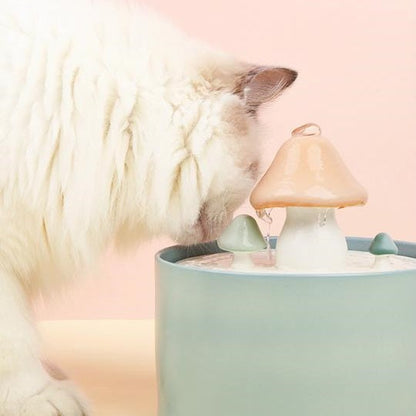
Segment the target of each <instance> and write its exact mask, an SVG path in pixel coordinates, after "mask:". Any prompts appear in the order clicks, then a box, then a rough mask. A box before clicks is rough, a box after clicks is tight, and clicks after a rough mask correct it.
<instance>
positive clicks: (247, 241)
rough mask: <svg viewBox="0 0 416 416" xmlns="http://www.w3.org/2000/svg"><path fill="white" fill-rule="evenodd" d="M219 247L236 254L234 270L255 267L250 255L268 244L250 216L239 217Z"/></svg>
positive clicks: (228, 229)
mask: <svg viewBox="0 0 416 416" xmlns="http://www.w3.org/2000/svg"><path fill="white" fill-rule="evenodd" d="M217 244H218V247H219V248H220V249H222V250H225V251H231V252H232V253H233V254H234V260H233V263H232V266H233V268H235V269H241V268H246V267H247V266H249V267H250V266H253V262H252V261H251V257H250V253H252V252H255V251H259V250H263V249H265V248H266V246H267V244H266V241H265V240H264V237H263V235H262V234H261V231H260V228H259V226H258V225H257V222H256V220H255V219H254V218H253V217H252V216H250V215H245V214H243V215H238V216H237V217H235V218H234V220H233V221H232V222H231V224H230V225H229V226H228V227H227V228H226V229H225V231H224V232H223V233H222V235H221V236H220V237H219V238H218V240H217Z"/></svg>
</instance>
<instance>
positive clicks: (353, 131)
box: [37, 0, 416, 319]
mask: <svg viewBox="0 0 416 416" xmlns="http://www.w3.org/2000/svg"><path fill="white" fill-rule="evenodd" d="M144 3H147V4H149V5H150V6H152V7H154V8H156V9H157V10H159V11H161V12H162V13H163V14H165V15H167V16H169V17H170V18H171V19H172V20H173V21H174V22H176V23H177V24H178V25H179V26H181V27H182V28H184V29H185V30H186V31H187V32H189V33H190V34H192V35H193V36H196V37H199V38H201V39H204V40H206V41H208V42H210V43H211V44H213V45H216V46H218V47H219V48H221V49H224V50H226V51H229V52H230V53H232V54H234V55H236V56H238V57H240V58H241V59H244V60H246V61H250V62H253V63H261V64H276V65H287V66H290V67H293V68H295V69H297V70H298V71H299V78H298V80H297V81H296V84H295V85H294V87H293V88H292V89H291V90H290V92H289V93H287V94H286V95H284V96H283V97H282V98H281V99H280V101H279V102H277V103H275V104H273V105H270V106H269V107H268V108H266V109H264V111H263V114H262V117H261V118H262V122H263V124H264V135H265V137H266V146H265V151H264V155H265V158H264V162H265V166H267V163H268V162H270V159H271V157H272V156H273V155H274V153H275V151H276V150H277V148H278V147H279V145H280V144H281V143H282V141H283V140H285V139H286V138H288V135H289V133H290V131H291V129H292V128H294V127H296V126H298V125H300V124H303V123H304V122H309V121H314V122H316V123H318V124H320V125H321V127H322V128H323V132H324V134H325V135H326V136H327V137H328V138H330V139H332V141H333V142H334V144H335V145H336V146H337V148H338V149H339V151H340V152H341V153H342V155H343V156H344V159H345V161H346V163H347V164H348V165H349V166H350V168H351V170H352V171H353V173H354V174H355V176H356V177H357V178H358V179H359V180H360V181H361V183H362V184H363V185H364V186H366V187H367V189H368V191H369V195H370V198H369V202H368V205H367V206H366V207H364V208H349V209H345V210H342V211H341V212H339V215H338V218H339V221H340V223H341V226H342V228H343V229H344V231H345V233H346V234H349V235H359V236H373V235H374V234H376V233H377V232H379V231H386V232H389V233H391V234H392V235H393V236H394V237H395V238H397V239H403V240H413V241H415V240H416V220H415V216H416V133H415V132H416V117H415V109H416V76H415V74H416V53H415V52H416V51H415V46H414V39H416V10H415V9H416V3H415V2H414V1H413V0H394V1H392V0H350V1H343V2H341V1H333V0H314V1H307V0H291V1H283V0H256V1H253V0H244V1H242V0H228V1H224V0H210V1H204V2H202V1H195V0H175V1H170V0H147V1H144ZM412 39H413V40H412ZM242 210H243V211H245V212H247V213H253V212H252V210H251V208H250V207H249V206H248V205H245V206H244V207H243V209H242ZM276 214H277V215H276ZM282 219H283V212H282V211H278V212H277V213H275V225H274V227H273V228H274V232H275V233H277V232H278V230H279V229H280V226H281V223H282ZM166 244H169V241H167V240H165V241H154V242H152V243H149V244H146V245H143V246H141V247H140V248H139V249H138V251H137V253H132V255H131V256H130V257H117V256H116V255H114V254H111V253H110V254H108V255H107V256H106V257H105V258H104V259H103V262H102V264H101V265H100V266H99V268H98V270H97V271H96V272H95V273H93V275H94V276H92V277H97V276H98V277H99V278H98V279H87V280H86V281H83V283H81V284H77V285H76V286H74V287H73V288H72V289H71V290H68V291H64V292H62V293H61V294H59V295H56V296H54V298H53V299H51V300H49V301H48V302H47V303H46V304H45V303H44V302H39V303H38V305H37V310H38V316H39V317H40V318H49V319H55V318H69V319H70V318H145V317H152V316H153V305H154V302H153V295H154V288H153V254H154V253H155V251H156V250H157V249H159V248H161V247H163V246H165V245H166Z"/></svg>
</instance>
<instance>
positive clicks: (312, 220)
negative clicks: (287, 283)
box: [276, 207, 348, 270]
mask: <svg viewBox="0 0 416 416" xmlns="http://www.w3.org/2000/svg"><path fill="white" fill-rule="evenodd" d="M347 250H348V248H347V243H346V241H345V237H344V236H343V234H342V232H341V230H340V228H339V227H338V224H337V222H336V219H335V209H334V208H310V207H287V208H286V221H285V224H284V226H283V229H282V232H281V235H280V237H279V239H278V241H277V247H276V266H278V267H279V268H287V269H294V270H333V269H337V268H340V267H343V266H345V261H346V255H347Z"/></svg>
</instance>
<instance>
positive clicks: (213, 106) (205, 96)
mask: <svg viewBox="0 0 416 416" xmlns="http://www.w3.org/2000/svg"><path fill="white" fill-rule="evenodd" d="M295 77H296V73H295V72H293V71H290V70H286V69H282V68H264V67H254V66H251V65H247V64H244V63H240V62H237V61H236V60H234V59H232V58H231V57H228V56H227V55H225V54H222V53H218V52H215V51H213V50H211V49H210V48H208V47H206V46H205V45H202V44H200V43H197V42H195V41H192V40H190V39H188V38H187V37H185V36H184V35H183V34H181V33H179V32H178V31H176V30H175V29H174V28H172V27H171V26H170V25H169V24H167V23H166V22H164V21H162V20H161V19H160V18H157V17H155V16H154V15H153V14H152V13H150V12H148V11H145V10H143V8H141V7H139V6H137V5H135V4H134V3H133V2H122V1H116V0H114V1H110V0H97V1H95V2H94V1H91V0H50V1H46V0H36V1H33V0H0V416H12V415H13V416H15V415H22V416H23V415H25V416H47V415H62V416H75V415H81V414H82V412H84V413H86V410H85V409H84V405H83V404H82V400H80V399H79V396H78V395H76V394H75V392H74V391H73V389H72V387H71V386H70V384H69V383H68V381H62V380H57V377H55V378H54V377H52V376H51V375H50V373H51V372H50V371H49V372H48V371H46V370H45V366H43V365H42V364H41V362H40V360H39V357H40V348H39V343H38V340H37V335H36V331H35V330H34V329H33V326H32V323H31V318H30V310H29V306H28V305H29V304H28V297H30V295H32V294H33V293H34V292H36V291H39V290H45V289H48V288H50V287H51V286H53V285H54V283H56V282H59V281H62V280H64V279H67V278H68V277H71V276H73V275H74V274H75V273H76V272H77V271H79V270H80V269H81V268H83V267H85V266H87V265H88V264H90V263H91V262H93V261H94V260H95V259H96V258H97V256H98V255H99V254H100V253H101V252H102V250H103V249H104V248H105V247H106V246H107V244H108V243H109V242H110V241H116V242H117V243H118V244H120V245H126V244H131V243H137V242H138V241H139V240H143V239H146V238H147V237H149V236H155V235H158V234H169V235H170V236H172V237H173V238H175V239H177V240H179V241H185V242H196V241H201V240H207V239H210V238H213V237H215V235H216V234H217V233H218V231H219V230H221V229H222V227H223V226H224V225H225V224H226V223H227V221H228V220H229V219H230V216H231V215H232V212H233V211H234V210H235V208H236V207H237V206H238V205H239V204H240V203H241V202H242V201H243V199H244V198H245V197H246V196H247V193H248V191H249V189H250V187H251V186H252V185H253V182H254V180H255V179H256V176H257V162H258V157H259V154H258V149H259V146H258V142H257V138H256V121H255V113H256V110H257V107H258V106H259V105H260V104H262V103H263V102H264V101H268V100H270V99H272V98H274V97H275V96H277V95H278V94H279V93H280V92H281V91H282V90H283V89H284V88H286V87H287V86H289V85H290V84H291V83H292V82H293V80H294V79H295ZM58 378H59V377H58Z"/></svg>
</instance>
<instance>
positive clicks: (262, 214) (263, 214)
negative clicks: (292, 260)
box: [256, 208, 273, 257]
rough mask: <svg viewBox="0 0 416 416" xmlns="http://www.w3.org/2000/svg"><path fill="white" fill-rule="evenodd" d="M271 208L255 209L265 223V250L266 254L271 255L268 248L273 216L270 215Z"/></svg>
mask: <svg viewBox="0 0 416 416" xmlns="http://www.w3.org/2000/svg"><path fill="white" fill-rule="evenodd" d="M272 210H273V208H270V209H269V210H265V209H262V210H258V211H256V214H257V216H258V217H259V218H260V219H261V220H262V221H264V222H265V223H266V224H267V234H266V244H267V252H268V256H269V257H270V256H271V248H270V229H271V226H272V223H273V218H272V217H271V213H272Z"/></svg>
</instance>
